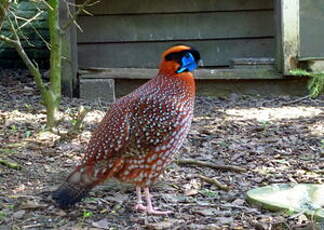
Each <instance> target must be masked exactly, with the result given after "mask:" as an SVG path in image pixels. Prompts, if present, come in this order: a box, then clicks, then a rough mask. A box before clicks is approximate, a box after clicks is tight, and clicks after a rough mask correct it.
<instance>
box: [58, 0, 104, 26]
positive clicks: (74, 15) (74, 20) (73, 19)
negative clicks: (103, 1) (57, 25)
mask: <svg viewBox="0 0 324 230" xmlns="http://www.w3.org/2000/svg"><path fill="white" fill-rule="evenodd" d="M91 1H94V0H86V1H84V2H83V3H82V4H81V5H80V6H79V7H78V10H77V11H75V12H74V14H72V15H71V14H70V20H69V21H67V22H66V23H65V25H64V26H62V30H63V31H65V30H67V29H68V28H69V27H70V26H71V25H72V24H75V25H76V26H77V27H78V28H79V29H80V28H81V27H79V26H78V24H77V22H76V18H77V16H78V15H79V14H80V13H81V12H82V11H83V9H84V8H85V7H87V6H90V5H93V4H91ZM96 2H98V1H96ZM67 4H68V3H67Z"/></svg>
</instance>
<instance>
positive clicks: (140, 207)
mask: <svg viewBox="0 0 324 230" xmlns="http://www.w3.org/2000/svg"><path fill="white" fill-rule="evenodd" d="M135 210H138V211H141V212H145V213H147V214H151V215H168V214H171V213H172V211H158V210H155V209H154V208H153V207H146V206H144V205H143V204H136V205H135Z"/></svg>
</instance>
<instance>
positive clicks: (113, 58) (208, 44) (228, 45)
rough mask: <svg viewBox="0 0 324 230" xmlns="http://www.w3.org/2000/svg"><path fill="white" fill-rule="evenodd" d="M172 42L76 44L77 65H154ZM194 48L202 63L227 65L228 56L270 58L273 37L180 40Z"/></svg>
mask: <svg viewBox="0 0 324 230" xmlns="http://www.w3.org/2000/svg"><path fill="white" fill-rule="evenodd" d="M175 43H180V41H172V42H148V43H125V44H123V43H108V44H80V45H79V46H78V58H79V66H80V67H82V68H88V67H107V68H109V67H111V68H112V67H114V68H118V67H122V68H131V67H135V68H156V67H157V66H158V64H159V62H160V54H161V53H162V52H163V51H164V50H165V49H167V48H168V47H170V46H171V45H174V44H175ZM182 43H185V44H188V45H191V46H193V47H195V48H196V49H198V50H199V51H200V53H201V56H202V59H203V62H204V66H205V67H212V66H229V65H230V59H231V58H234V57H236V58H240V57H274V39H270V38H269V39H235V40H206V41H186V42H182Z"/></svg>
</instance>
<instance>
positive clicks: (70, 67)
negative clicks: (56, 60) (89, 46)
mask: <svg viewBox="0 0 324 230" xmlns="http://www.w3.org/2000/svg"><path fill="white" fill-rule="evenodd" d="M68 2H69V3H70V6H69V9H68V8H67V6H66V4H65V2H64V1H62V2H61V4H60V25H61V27H62V26H64V25H65V24H66V22H67V21H68V20H70V16H69V10H70V12H71V13H72V14H73V12H74V8H73V7H71V6H73V5H74V3H75V2H74V0H68ZM62 56H63V58H62V80H61V81H62V94H63V95H65V96H68V97H73V95H74V92H75V91H76V87H77V71H78V59H77V58H78V56H77V41H76V27H75V26H74V25H73V24H72V25H71V26H70V27H69V28H67V29H66V30H65V31H64V34H63V35H62Z"/></svg>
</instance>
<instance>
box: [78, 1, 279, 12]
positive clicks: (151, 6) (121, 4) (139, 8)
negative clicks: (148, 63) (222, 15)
mask: <svg viewBox="0 0 324 230" xmlns="http://www.w3.org/2000/svg"><path fill="white" fill-rule="evenodd" d="M82 2H84V0H77V1H76V3H77V4H82ZM272 8H273V1H271V0H202V1H197V0H176V1H175V0H163V1H161V0H122V1H120V0H103V1H101V2H100V3H99V4H96V5H94V6H92V7H88V8H87V10H88V11H89V12H91V13H92V14H94V15H103V14H142V13H170V12H201V11H237V10H259V9H272Z"/></svg>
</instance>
